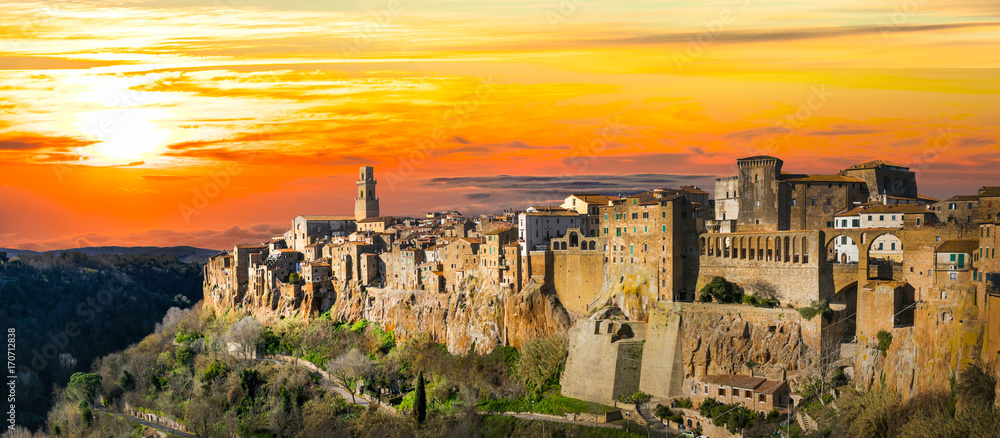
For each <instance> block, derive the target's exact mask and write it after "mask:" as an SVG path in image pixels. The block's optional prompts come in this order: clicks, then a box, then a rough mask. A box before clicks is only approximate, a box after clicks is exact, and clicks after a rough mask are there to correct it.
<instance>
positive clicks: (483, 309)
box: [205, 278, 571, 354]
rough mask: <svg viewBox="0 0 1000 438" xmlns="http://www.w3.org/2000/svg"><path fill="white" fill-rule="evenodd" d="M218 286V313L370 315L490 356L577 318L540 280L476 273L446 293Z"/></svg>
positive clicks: (213, 292) (454, 348)
mask: <svg viewBox="0 0 1000 438" xmlns="http://www.w3.org/2000/svg"><path fill="white" fill-rule="evenodd" d="M214 286H215V285H211V286H209V285H207V284H206V288H205V299H206V301H208V302H209V303H210V304H211V305H212V306H213V308H215V309H216V312H222V311H225V309H227V308H229V307H230V306H234V307H243V308H245V309H247V310H249V311H250V313H252V314H254V315H257V316H258V317H261V318H269V317H276V316H279V315H281V316H285V317H305V318H308V317H309V316H310V315H311V314H313V313H314V312H324V311H327V310H329V311H330V314H331V316H332V317H333V318H334V319H339V320H343V321H358V320H360V319H367V320H369V321H372V322H377V323H379V324H382V325H383V326H385V327H386V328H387V329H389V330H393V332H394V333H395V335H396V337H397V339H401V340H405V339H407V338H409V337H411V336H413V335H415V334H417V333H421V332H426V333H429V334H430V335H431V337H432V338H433V339H434V340H436V341H437V342H441V343H443V344H445V345H446V346H447V347H448V351H450V352H452V353H454V354H464V353H466V352H467V351H469V350H470V349H472V350H475V351H476V352H477V353H481V354H486V353H489V352H490V351H493V349H495V348H496V347H497V346H500V345H512V346H515V347H518V346H520V345H521V344H522V343H523V342H526V341H528V340H530V339H534V338H537V337H544V336H549V335H552V334H556V333H565V332H566V330H568V329H569V326H570V323H571V322H570V318H569V316H568V314H567V313H566V311H565V309H563V307H562V306H561V305H560V304H559V302H558V300H557V299H556V297H555V296H554V295H551V294H544V293H542V292H541V290H540V288H539V287H538V286H536V285H534V284H529V285H528V287H526V288H524V289H523V290H521V291H519V292H511V291H510V290H508V289H498V288H484V287H480V286H479V284H478V281H477V280H476V279H474V278H473V279H470V280H468V281H466V282H464V283H463V284H462V285H461V287H460V288H459V291H458V292H457V293H443V294H439V293H433V292H423V291H401V290H383V289H367V290H364V289H362V288H360V287H358V286H357V285H355V284H353V283H340V284H334V285H332V286H331V287H330V288H324V289H323V291H322V293H321V292H320V291H317V292H316V293H312V292H311V288H302V289H301V290H299V289H295V288H282V289H279V290H276V291H269V292H266V293H263V294H254V293H246V294H238V293H237V292H236V291H234V290H231V289H226V288H217V287H214ZM286 289H287V290H286ZM282 292H284V295H281V294H282ZM257 295H261V296H257ZM286 295H287V296H286ZM299 295H301V296H299Z"/></svg>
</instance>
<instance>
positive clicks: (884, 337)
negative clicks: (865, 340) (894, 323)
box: [876, 330, 892, 353]
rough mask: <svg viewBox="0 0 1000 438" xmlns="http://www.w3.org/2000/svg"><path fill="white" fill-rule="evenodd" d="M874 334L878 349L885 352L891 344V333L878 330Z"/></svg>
mask: <svg viewBox="0 0 1000 438" xmlns="http://www.w3.org/2000/svg"><path fill="white" fill-rule="evenodd" d="M876 336H877V337H878V347H877V348H878V350H879V351H881V352H883V353H885V352H886V351H888V350H889V346H890V345H892V333H889V332H887V331H885V330H879V331H878V334H877V335H876Z"/></svg>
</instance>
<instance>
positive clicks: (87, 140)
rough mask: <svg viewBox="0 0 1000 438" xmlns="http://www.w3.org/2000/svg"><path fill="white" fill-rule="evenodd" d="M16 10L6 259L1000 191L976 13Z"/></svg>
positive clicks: (774, 5) (976, 6)
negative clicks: (632, 202)
mask: <svg viewBox="0 0 1000 438" xmlns="http://www.w3.org/2000/svg"><path fill="white" fill-rule="evenodd" d="M803 3H805V4H804V5H795V4H794V3H791V2H783V1H782V2H778V1H755V0H734V1H697V2H695V1H690V2H687V1H676V2H668V1H607V2H603V1H593V0H561V1H548V2H547V1H518V0H508V1H494V2H467V1H458V0H436V1H433V0H432V1H425V0H384V1H374V0H372V1H369V0H349V1H338V2H325V1H313V0H286V1H282V2H263V1H252V0H148V1H130V0H108V1H90V0H83V1H73V2H67V1H46V2H22V1H14V2H7V3H5V4H4V8H2V9H0V18H2V20H0V37H2V39H0V176H2V182H0V202H2V204H3V206H4V207H3V210H2V214H0V247H14V248H24V249H36V250H38V249H56V248H67V247H77V246H92V245H161V246H168V245H194V246H201V247H208V248H219V249H221V248H225V247H228V246H231V245H233V244H234V243H239V242H250V241H259V240H262V239H266V238H267V237H269V236H271V235H274V234H278V233H280V232H281V231H283V230H284V229H285V228H286V227H287V226H288V224H289V223H290V220H291V219H292V217H294V216H295V215H297V214H320V213H322V214H350V213H351V212H352V211H353V203H352V196H353V189H354V187H353V181H354V178H355V176H356V171H357V167H358V166H361V165H373V166H375V168H376V176H377V178H378V179H379V196H380V198H381V206H382V213H383V214H389V215H416V214H420V213H422V212H424V211H432V210H444V209H457V210H460V211H463V212H467V213H478V212H483V211H497V210H501V209H503V208H523V207H524V206H526V205H529V204H539V203H552V202H556V200H557V199H561V198H562V197H564V196H565V195H566V194H567V193H569V192H572V191H578V190H593V191H602V192H606V193H620V192H625V191H630V190H637V189H647V188H650V187H652V186H655V185H675V186H676V185H680V184H684V183H691V184H695V185H699V186H701V187H702V188H705V189H707V190H712V188H713V187H712V183H713V181H714V178H715V177H717V176H728V175H730V174H732V173H733V172H734V170H733V168H734V164H735V163H734V160H735V159H736V158H738V157H741V156H747V155H754V154H761V153H767V154H771V155H776V156H779V157H781V158H783V159H784V160H785V163H786V165H785V167H786V169H788V170H790V171H795V172H809V173H833V172H836V171H838V170H840V169H842V168H845V167H847V166H849V165H851V164H854V163H858V162H863V161H868V160H870V159H887V160H892V161H896V162H899V163H900V164H904V165H909V166H911V167H912V168H913V169H914V170H916V171H917V172H918V178H919V179H918V183H919V187H920V191H921V193H922V194H926V195H929V196H934V197H938V198H943V197H947V196H951V195H953V194H960V193H961V194H968V193H974V191H975V190H976V189H977V188H978V187H979V186H982V185H986V184H992V185H997V184H1000V176H998V174H997V171H996V168H997V165H998V164H1000V163H998V162H1000V147H998V143H997V142H998V138H1000V135H998V134H1000V105H998V103H1000V100H998V98H997V97H998V93H1000V50H997V47H1000V44H998V43H1000V6H998V5H997V3H996V2H995V1H958V2H931V1H928V0H906V1H870V0H868V1H861V0H846V1H815V2H803Z"/></svg>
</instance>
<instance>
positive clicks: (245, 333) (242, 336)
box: [225, 316, 264, 359]
mask: <svg viewBox="0 0 1000 438" xmlns="http://www.w3.org/2000/svg"><path fill="white" fill-rule="evenodd" d="M263 333H264V326H262V325H261V324H260V322H259V321H257V320H256V319H254V318H253V317H252V316H248V317H246V318H243V319H241V320H239V321H238V322H237V323H236V324H233V326H232V327H230V328H229V331H227V332H226V336H225V339H226V342H227V343H229V344H235V345H237V346H239V348H240V352H241V353H242V355H243V359H249V358H250V356H251V353H253V352H254V351H256V349H257V343H258V342H259V341H260V336H261V334H263ZM228 348H229V347H228V346H227V349H228Z"/></svg>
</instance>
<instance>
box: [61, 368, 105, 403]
mask: <svg viewBox="0 0 1000 438" xmlns="http://www.w3.org/2000/svg"><path fill="white" fill-rule="evenodd" d="M100 390H101V375H100V374H95V373H74V374H73V375H72V376H70V378H69V385H68V386H66V396H67V397H70V398H73V399H75V400H79V401H81V402H87V403H91V402H93V401H94V398H96V397H97V394H98V392H99V391H100Z"/></svg>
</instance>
